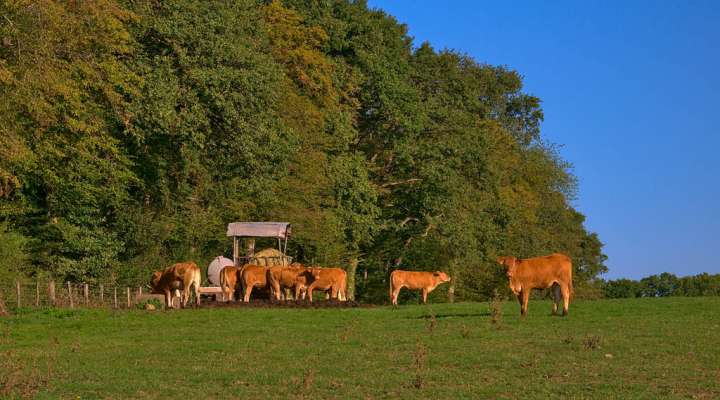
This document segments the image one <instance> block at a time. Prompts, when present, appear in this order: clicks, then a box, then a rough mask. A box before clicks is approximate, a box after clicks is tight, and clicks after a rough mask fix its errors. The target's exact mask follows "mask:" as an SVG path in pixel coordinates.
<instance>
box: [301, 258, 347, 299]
mask: <svg viewBox="0 0 720 400" xmlns="http://www.w3.org/2000/svg"><path fill="white" fill-rule="evenodd" d="M309 269H310V270H311V273H312V275H313V281H312V282H311V283H310V285H309V286H308V287H307V295H308V297H309V300H310V302H311V303H312V301H313V290H322V291H324V292H326V293H327V292H330V293H329V297H330V298H331V299H333V300H335V299H338V300H340V301H345V300H347V273H346V272H345V270H344V269H342V268H317V267H314V268H309ZM318 273H319V274H318Z"/></svg>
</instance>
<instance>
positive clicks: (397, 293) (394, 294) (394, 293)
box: [392, 286, 402, 306]
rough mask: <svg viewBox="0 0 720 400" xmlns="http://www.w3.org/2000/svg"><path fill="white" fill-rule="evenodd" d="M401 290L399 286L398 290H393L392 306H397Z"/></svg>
mask: <svg viewBox="0 0 720 400" xmlns="http://www.w3.org/2000/svg"><path fill="white" fill-rule="evenodd" d="M400 289H402V286H398V287H396V288H392V304H393V305H394V306H396V305H397V298H398V296H399V295H400Z"/></svg>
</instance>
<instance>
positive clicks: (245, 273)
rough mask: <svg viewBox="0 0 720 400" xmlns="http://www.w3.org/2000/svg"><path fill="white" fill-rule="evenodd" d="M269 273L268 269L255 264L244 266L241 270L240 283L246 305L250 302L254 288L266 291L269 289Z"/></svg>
mask: <svg viewBox="0 0 720 400" xmlns="http://www.w3.org/2000/svg"><path fill="white" fill-rule="evenodd" d="M267 271H268V268H267V267H263V266H260V265H254V264H247V265H244V266H243V267H242V269H241V270H240V283H241V284H242V290H243V293H244V294H245V296H244V300H245V302H246V303H248V302H250V295H251V294H252V291H253V288H258V289H264V288H266V287H267Z"/></svg>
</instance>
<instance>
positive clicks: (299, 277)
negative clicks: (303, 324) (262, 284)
mask: <svg viewBox="0 0 720 400" xmlns="http://www.w3.org/2000/svg"><path fill="white" fill-rule="evenodd" d="M312 274H313V271H312V269H311V268H306V267H304V266H303V265H302V264H299V263H293V264H291V265H290V266H287V267H284V266H274V267H270V268H268V271H267V282H268V287H269V288H270V296H271V297H272V298H274V299H275V300H281V299H284V297H285V296H284V293H285V289H293V290H294V292H295V299H296V300H297V299H298V298H299V296H298V294H299V292H301V291H302V289H303V288H304V287H306V286H307V285H308V284H309V282H311V281H312V280H313V277H312Z"/></svg>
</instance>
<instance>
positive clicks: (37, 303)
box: [35, 280, 40, 307]
mask: <svg viewBox="0 0 720 400" xmlns="http://www.w3.org/2000/svg"><path fill="white" fill-rule="evenodd" d="M35 307H40V281H39V280H36V281H35Z"/></svg>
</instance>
